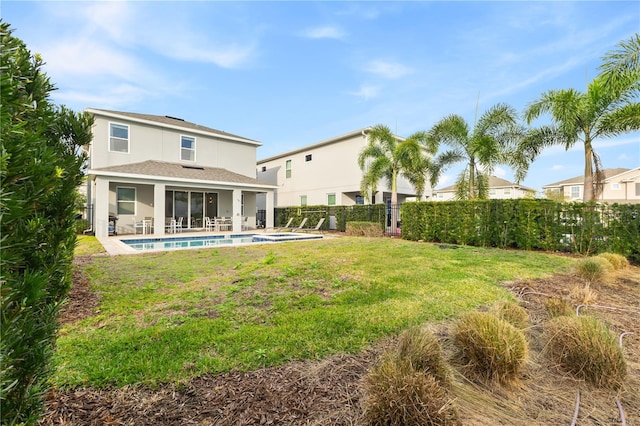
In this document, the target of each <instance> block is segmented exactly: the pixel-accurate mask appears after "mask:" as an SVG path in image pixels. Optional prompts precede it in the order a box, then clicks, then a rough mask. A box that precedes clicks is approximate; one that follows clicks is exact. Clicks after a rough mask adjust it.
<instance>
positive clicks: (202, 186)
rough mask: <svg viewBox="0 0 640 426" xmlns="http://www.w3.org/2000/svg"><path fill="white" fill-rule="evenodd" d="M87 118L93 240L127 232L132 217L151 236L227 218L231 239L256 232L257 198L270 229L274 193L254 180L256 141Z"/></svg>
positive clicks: (117, 115)
mask: <svg viewBox="0 0 640 426" xmlns="http://www.w3.org/2000/svg"><path fill="white" fill-rule="evenodd" d="M87 112H89V113H90V114H92V115H93V116H94V119H95V123H94V126H93V129H92V131H93V141H92V142H91V145H90V146H89V147H85V149H86V151H87V153H88V155H89V170H88V172H87V178H88V186H87V196H88V200H89V203H91V204H92V205H93V221H92V223H93V228H94V232H95V234H96V236H98V237H103V236H107V235H108V234H109V232H110V231H113V230H115V231H117V232H118V233H134V232H135V231H136V229H135V228H134V227H133V224H134V218H135V219H136V220H142V219H143V218H148V219H152V221H153V234H154V235H163V234H164V233H165V230H166V228H165V224H167V223H168V222H169V221H170V220H171V219H172V218H173V219H178V218H180V217H182V219H183V221H182V228H181V229H187V230H189V229H191V230H196V229H203V227H204V223H203V222H204V217H215V216H225V217H230V218H231V222H232V230H233V232H238V231H240V230H241V229H242V228H245V227H255V225H256V195H257V194H263V199H264V200H266V206H267V207H269V206H270V207H271V208H267V209H266V210H267V212H266V225H269V224H271V226H272V224H273V199H274V193H273V190H274V187H273V186H272V185H269V184H267V183H264V182H260V181H258V180H257V179H256V178H255V166H256V149H257V148H258V147H259V146H260V145H261V144H260V143H259V142H256V141H254V140H251V139H247V138H244V137H241V136H236V135H232V134H230V133H226V132H222V131H220V130H215V129H211V128H208V127H203V126H200V125H197V124H193V123H189V122H187V121H184V120H182V119H179V118H175V117H168V116H157V115H147V114H136V113H129V112H118V111H108V110H100V109H88V110H87ZM113 218H116V219H117V221H116V222H115V223H114V222H112V219H113ZM113 225H115V229H113Z"/></svg>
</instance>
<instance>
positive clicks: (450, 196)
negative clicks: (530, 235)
mask: <svg viewBox="0 0 640 426" xmlns="http://www.w3.org/2000/svg"><path fill="white" fill-rule="evenodd" d="M535 193H536V191H535V189H531V188H527V187H526V186H522V185H519V184H517V183H513V182H509V181H508V180H505V179H501V178H499V177H496V176H489V198H491V199H502V200H504V199H514V198H524V197H527V196H529V197H533V196H535ZM455 198H456V186H455V185H451V186H446V187H444V188H440V189H434V190H433V199H432V200H433V201H450V200H455Z"/></svg>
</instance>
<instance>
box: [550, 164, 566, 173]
mask: <svg viewBox="0 0 640 426" xmlns="http://www.w3.org/2000/svg"><path fill="white" fill-rule="evenodd" d="M565 168H566V167H565V166H564V165H562V164H554V165H553V166H551V170H553V171H554V172H557V171H560V170H564V169H565Z"/></svg>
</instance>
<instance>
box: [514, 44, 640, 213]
mask: <svg viewBox="0 0 640 426" xmlns="http://www.w3.org/2000/svg"><path fill="white" fill-rule="evenodd" d="M620 46H621V49H620V50H619V51H614V52H610V53H609V54H607V55H606V56H605V58H604V59H605V63H604V64H603V65H602V70H603V72H602V73H601V74H600V75H598V76H597V77H596V78H595V79H593V80H592V81H591V82H590V83H589V85H588V86H587V91H586V92H580V91H578V90H575V89H565V90H549V91H547V92H545V93H543V94H542V95H541V96H540V97H539V98H538V99H536V100H535V101H533V102H532V103H530V104H529V105H528V106H527V108H526V109H525V112H524V116H525V119H526V120H527V123H528V124H531V122H532V121H533V120H535V119H537V118H538V117H540V116H541V115H542V114H545V113H548V114H550V115H551V118H552V123H551V124H550V125H543V126H540V127H538V128H534V129H532V130H531V131H530V134H529V136H528V137H527V138H525V139H524V140H523V141H522V144H521V147H520V152H522V153H526V155H527V157H528V158H529V159H530V160H533V159H535V157H537V156H538V155H539V154H540V153H541V152H542V150H543V149H544V148H546V147H548V146H552V145H562V146H564V148H565V150H568V149H569V148H571V147H573V146H574V145H575V144H576V143H578V142H580V143H582V145H583V147H584V193H583V201H585V202H586V201H595V200H596V199H597V198H598V196H599V194H600V192H601V191H602V185H603V182H604V173H603V171H602V164H601V161H600V157H599V156H598V154H597V153H596V152H595V150H594V147H593V145H594V142H595V141H596V140H597V139H599V138H603V139H604V138H612V137H615V136H619V135H621V134H624V133H628V132H633V131H637V130H640V103H638V102H637V98H638V95H639V94H640V90H639V89H640V68H638V58H637V56H638V51H639V50H640V39H639V38H638V37H637V36H636V37H634V38H632V39H631V40H630V41H629V42H628V43H621V45H620ZM625 52H626V53H625ZM634 58H635V59H634Z"/></svg>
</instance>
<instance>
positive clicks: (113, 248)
mask: <svg viewBox="0 0 640 426" xmlns="http://www.w3.org/2000/svg"><path fill="white" fill-rule="evenodd" d="M276 229H277V228H275V229H266V230H265V229H253V230H247V231H242V232H237V233H236V232H207V231H193V232H191V231H184V232H180V233H177V234H165V235H163V236H155V235H152V234H151V235H142V234H127V235H117V236H115V235H114V236H109V237H98V241H99V242H100V244H102V247H104V249H105V250H106V251H107V254H108V255H110V256H117V255H125V254H140V253H157V252H158V251H174V250H176V249H171V250H146V251H145V250H136V249H134V248H133V247H131V246H130V245H127V244H125V243H124V241H126V240H140V239H150V240H152V239H156V238H180V237H218V238H219V237H223V236H226V235H247V236H248V235H257V236H262V235H265V236H267V235H269V234H288V233H290V232H288V231H287V232H278V231H277V230H276ZM291 234H292V235H293V234H296V232H291ZM308 234H309V235H314V234H317V233H315V232H314V233H308ZM321 235H322V238H327V234H321ZM301 241H307V240H302V239H301ZM273 242H285V241H278V239H277V238H274V239H270V241H265V242H264V244H269V243H273ZM253 244H258V243H253ZM233 246H237V245H229V246H228V247H233ZM212 247H225V246H224V245H219V246H212ZM195 248H198V247H193V248H184V250H193V249H195ZM199 248H207V247H199ZM209 248H211V247H209Z"/></svg>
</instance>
